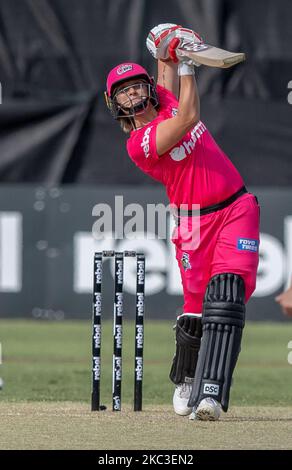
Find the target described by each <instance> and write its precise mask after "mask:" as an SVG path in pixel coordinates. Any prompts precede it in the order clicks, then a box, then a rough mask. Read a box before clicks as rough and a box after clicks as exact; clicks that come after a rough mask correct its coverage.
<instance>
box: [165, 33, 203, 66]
mask: <svg viewBox="0 0 292 470" xmlns="http://www.w3.org/2000/svg"><path fill="white" fill-rule="evenodd" d="M195 44H203V39H202V38H201V36H200V35H199V34H198V33H195V31H193V30H191V29H187V28H182V27H180V28H177V29H176V30H175V38H173V39H172V40H171V42H170V45H169V56H170V58H171V59H172V61H173V62H184V63H186V64H188V65H196V67H200V65H201V64H199V63H198V62H194V61H192V60H191V59H189V57H187V56H185V55H184V49H185V50H192V49H193V48H194V46H195Z"/></svg>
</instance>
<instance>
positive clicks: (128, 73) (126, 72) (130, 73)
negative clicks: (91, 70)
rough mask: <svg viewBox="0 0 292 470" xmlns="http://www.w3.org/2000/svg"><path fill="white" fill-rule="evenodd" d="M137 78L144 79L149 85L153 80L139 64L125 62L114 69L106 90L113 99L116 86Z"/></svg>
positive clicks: (108, 78)
mask: <svg viewBox="0 0 292 470" xmlns="http://www.w3.org/2000/svg"><path fill="white" fill-rule="evenodd" d="M136 77H144V78H146V80H147V81H148V82H149V83H152V79H151V78H150V76H149V75H148V72H147V70H145V69H144V67H142V66H141V65H139V64H135V63H133V62H124V63H123V64H119V65H117V66H116V67H114V68H113V69H112V70H111V71H110V73H109V74H108V77H107V81H106V90H107V94H108V96H109V97H110V98H112V91H113V88H114V86H115V85H117V84H118V83H119V82H124V81H126V80H131V79H132V78H136Z"/></svg>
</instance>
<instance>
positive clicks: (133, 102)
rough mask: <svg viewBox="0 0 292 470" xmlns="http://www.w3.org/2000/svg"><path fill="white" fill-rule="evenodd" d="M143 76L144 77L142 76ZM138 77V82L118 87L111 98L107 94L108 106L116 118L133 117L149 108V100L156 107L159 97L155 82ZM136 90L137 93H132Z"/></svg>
mask: <svg viewBox="0 0 292 470" xmlns="http://www.w3.org/2000/svg"><path fill="white" fill-rule="evenodd" d="M141 78H142V77H141ZM141 78H140V79H139V77H137V83H133V84H132V85H127V86H125V87H121V86H120V87H118V88H117V89H116V90H114V91H113V94H112V97H111V98H110V97H109V96H108V95H107V94H106V102H107V106H108V108H109V110H110V112H111V114H112V116H113V117H114V119H121V118H133V117H135V116H136V115H137V114H139V113H141V112H143V111H145V110H146V109H147V108H148V105H149V102H150V103H151V104H152V105H153V106H154V107H155V108H156V107H157V106H158V97H157V93H156V90H155V87H154V84H153V82H152V83H149V82H147V81H145V80H143V81H142V80H141ZM143 78H144V77H143ZM133 89H134V90H136V95H135V96H133V95H131V94H130V92H131V91H132V90H133Z"/></svg>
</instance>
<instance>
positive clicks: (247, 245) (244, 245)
mask: <svg viewBox="0 0 292 470" xmlns="http://www.w3.org/2000/svg"><path fill="white" fill-rule="evenodd" d="M237 249H238V250H241V251H251V252H254V253H257V252H258V251H259V241H258V240H252V239H251V238H239V239H238V240H237Z"/></svg>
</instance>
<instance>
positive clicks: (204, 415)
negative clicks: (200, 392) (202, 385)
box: [190, 397, 221, 421]
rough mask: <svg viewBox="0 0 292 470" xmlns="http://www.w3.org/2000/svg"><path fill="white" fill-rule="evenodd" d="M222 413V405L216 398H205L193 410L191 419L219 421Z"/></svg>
mask: <svg viewBox="0 0 292 470" xmlns="http://www.w3.org/2000/svg"><path fill="white" fill-rule="evenodd" d="M220 415H221V405H220V403H218V401H216V400H214V398H211V397H207V398H204V399H203V400H202V401H201V403H200V404H199V406H198V408H197V409H196V410H195V411H193V412H192V414H191V415H190V419H197V420H200V421H217V420H218V419H219V418H220Z"/></svg>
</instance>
